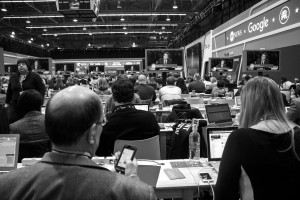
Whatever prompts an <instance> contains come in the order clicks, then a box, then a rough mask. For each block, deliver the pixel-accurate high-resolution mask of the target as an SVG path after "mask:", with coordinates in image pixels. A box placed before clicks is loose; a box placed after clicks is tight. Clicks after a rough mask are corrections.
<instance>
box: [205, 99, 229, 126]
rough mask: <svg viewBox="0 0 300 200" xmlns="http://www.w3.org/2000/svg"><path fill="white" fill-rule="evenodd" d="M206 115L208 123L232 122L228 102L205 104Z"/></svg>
mask: <svg viewBox="0 0 300 200" xmlns="http://www.w3.org/2000/svg"><path fill="white" fill-rule="evenodd" d="M205 110H206V116H207V120H208V123H209V124H214V123H215V124H217V123H224V122H232V118H231V112H230V108H229V106H228V103H225V104H214V105H205Z"/></svg>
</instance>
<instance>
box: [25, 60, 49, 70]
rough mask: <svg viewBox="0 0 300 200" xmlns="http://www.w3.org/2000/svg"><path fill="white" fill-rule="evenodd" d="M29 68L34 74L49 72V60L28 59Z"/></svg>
mask: <svg viewBox="0 0 300 200" xmlns="http://www.w3.org/2000/svg"><path fill="white" fill-rule="evenodd" d="M28 61H29V63H30V66H31V68H32V70H33V71H35V72H44V71H49V59H48V58H38V59H28Z"/></svg>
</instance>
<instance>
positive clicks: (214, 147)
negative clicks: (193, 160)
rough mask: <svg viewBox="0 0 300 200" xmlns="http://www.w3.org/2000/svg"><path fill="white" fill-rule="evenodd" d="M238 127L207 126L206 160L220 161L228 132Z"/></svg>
mask: <svg viewBox="0 0 300 200" xmlns="http://www.w3.org/2000/svg"><path fill="white" fill-rule="evenodd" d="M236 129H238V127H236V126H228V127H214V128H209V127H208V128H207V129H206V130H207V157H208V161H221V158H222V154H223V151H224V147H225V144H226V142H227V139H228V137H229V135H230V133H231V132H232V131H234V130H236Z"/></svg>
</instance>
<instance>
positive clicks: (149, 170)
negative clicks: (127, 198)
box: [137, 165, 160, 188]
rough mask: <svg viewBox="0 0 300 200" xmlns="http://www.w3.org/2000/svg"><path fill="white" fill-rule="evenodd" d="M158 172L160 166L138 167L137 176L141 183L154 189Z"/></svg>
mask: <svg viewBox="0 0 300 200" xmlns="http://www.w3.org/2000/svg"><path fill="white" fill-rule="evenodd" d="M159 172H160V166H155V165H139V166H138V172H137V174H138V176H139V178H140V180H141V181H142V182H144V183H147V184H148V185H151V186H152V187H154V188H156V184H157V180H158V176H159Z"/></svg>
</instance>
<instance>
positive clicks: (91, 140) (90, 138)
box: [87, 124, 97, 144]
mask: <svg viewBox="0 0 300 200" xmlns="http://www.w3.org/2000/svg"><path fill="white" fill-rule="evenodd" d="M96 131H97V125H96V124H93V125H92V126H91V128H89V130H88V131H87V142H88V143H89V144H94V143H95V142H96V141H95V138H96V137H95V135H96Z"/></svg>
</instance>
